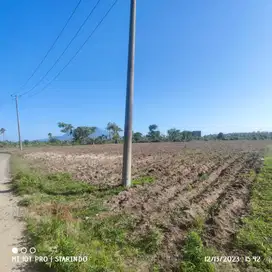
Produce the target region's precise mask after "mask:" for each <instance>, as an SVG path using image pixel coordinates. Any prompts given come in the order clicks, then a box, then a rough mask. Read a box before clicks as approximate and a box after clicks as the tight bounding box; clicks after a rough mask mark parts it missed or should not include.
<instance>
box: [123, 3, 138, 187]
mask: <svg viewBox="0 0 272 272" xmlns="http://www.w3.org/2000/svg"><path fill="white" fill-rule="evenodd" d="M135 32H136V0H131V1H130V28H129V46H128V67H127V94H126V113H125V128H124V150H123V185H124V186H126V187H130V186H131V157H132V114H133V96H134V58H135Z"/></svg>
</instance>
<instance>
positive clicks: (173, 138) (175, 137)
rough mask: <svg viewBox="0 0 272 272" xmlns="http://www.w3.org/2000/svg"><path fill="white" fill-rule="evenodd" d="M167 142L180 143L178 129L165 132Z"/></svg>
mask: <svg viewBox="0 0 272 272" xmlns="http://www.w3.org/2000/svg"><path fill="white" fill-rule="evenodd" d="M167 134H168V140H169V141H170V142H179V141H181V132H180V130H179V129H175V128H171V129H169V130H168V131H167Z"/></svg>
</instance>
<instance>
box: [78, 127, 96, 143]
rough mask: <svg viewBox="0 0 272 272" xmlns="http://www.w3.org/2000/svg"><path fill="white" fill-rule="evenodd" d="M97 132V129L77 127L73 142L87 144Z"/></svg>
mask: <svg viewBox="0 0 272 272" xmlns="http://www.w3.org/2000/svg"><path fill="white" fill-rule="evenodd" d="M95 131H96V127H77V128H76V129H74V130H73V141H74V142H79V143H81V144H87V143H88V142H89V140H90V139H89V137H90V136H91V135H92V134H93V133H94V132H95Z"/></svg>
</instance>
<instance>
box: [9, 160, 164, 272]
mask: <svg viewBox="0 0 272 272" xmlns="http://www.w3.org/2000/svg"><path fill="white" fill-rule="evenodd" d="M12 159H14V158H12ZM19 163H20V161H18V159H16V162H14V160H13V166H12V171H13V182H12V187H13V189H14V191H15V193H16V194H18V195H20V196H22V197H23V198H22V200H21V201H20V203H19V204H20V205H21V206H24V207H27V210H28V215H27V216H26V221H27V232H28V238H29V243H30V246H34V247H36V249H37V255H39V256H47V257H52V258H53V260H54V258H55V257H56V256H87V257H88V260H87V261H86V262H56V261H53V262H50V263H47V264H46V266H47V267H50V268H53V269H55V270H56V271H57V272H64V271H65V272H89V271H93V272H96V271H97V272H100V271H101V272H102V271H121V272H122V271H124V272H126V271H132V272H133V271H137V265H138V263H139V262H140V263H141V262H142V261H144V262H145V261H146V256H147V255H148V254H155V252H156V251H157V250H158V248H159V246H160V244H161V242H162V239H163V234H162V233H161V232H160V230H159V229H152V230H150V232H146V233H143V234H141V235H133V231H134V229H135V226H136V223H137V222H136V219H134V218H133V217H132V216H130V215H128V214H124V213H113V212H111V211H110V210H109V207H107V205H105V203H106V202H107V201H108V200H109V199H110V198H111V197H112V196H114V195H116V194H118V193H119V192H120V191H122V190H124V188H123V187H122V186H116V187H103V188H102V187H96V186H91V185H88V184H86V183H83V182H80V181H76V180H73V178H72V177H71V175H69V174H67V173H58V174H45V173H44V174H42V173H39V172H37V171H33V170H29V169H28V168H27V167H26V166H25V165H23V167H20V164H19ZM150 182H153V178H150V177H143V178H140V179H138V180H136V181H135V184H144V183H150Z"/></svg>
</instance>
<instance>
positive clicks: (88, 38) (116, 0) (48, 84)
mask: <svg viewBox="0 0 272 272" xmlns="http://www.w3.org/2000/svg"><path fill="white" fill-rule="evenodd" d="M117 2H118V0H115V1H114V3H113V4H112V5H111V6H110V8H109V9H108V11H107V12H106V13H105V15H104V16H103V17H102V19H101V20H100V21H99V23H98V24H97V26H96V27H95V29H94V30H93V31H92V32H91V34H90V35H89V36H88V37H87V39H86V40H85V42H84V43H83V44H82V45H81V46H80V48H79V49H78V50H77V51H76V53H75V54H74V55H73V57H72V58H71V59H70V60H69V61H68V62H67V63H66V65H65V66H64V67H63V68H62V69H61V70H60V72H59V73H58V74H57V75H56V76H55V77H54V78H53V79H52V80H51V81H50V82H48V83H47V84H46V85H45V86H44V87H43V88H42V89H41V90H40V91H38V92H35V93H33V94H32V95H30V96H28V97H29V98H30V97H33V96H35V95H37V94H39V93H41V92H42V91H44V90H45V89H46V88H48V87H49V86H50V85H51V84H52V82H53V81H54V80H56V78H57V77H58V76H59V75H60V74H61V73H62V72H63V71H64V70H65V69H66V68H67V66H68V65H69V64H70V63H71V62H72V61H73V60H74V59H75V57H76V56H77V55H78V53H79V52H80V51H81V49H82V48H83V47H84V46H85V45H86V43H87V42H88V41H89V40H90V38H91V37H92V36H93V34H94V33H95V31H96V30H97V29H98V28H99V26H100V25H101V24H102V23H103V21H104V20H105V19H106V17H107V16H108V14H109V13H110V12H111V10H112V9H113V7H114V6H115V5H116V3H117Z"/></svg>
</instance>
